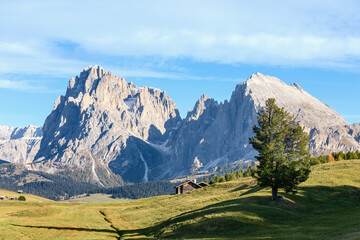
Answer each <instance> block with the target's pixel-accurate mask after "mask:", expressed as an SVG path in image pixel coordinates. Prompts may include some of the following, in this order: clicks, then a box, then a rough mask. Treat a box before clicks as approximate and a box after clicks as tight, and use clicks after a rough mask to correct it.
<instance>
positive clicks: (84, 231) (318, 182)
mask: <svg viewBox="0 0 360 240" xmlns="http://www.w3.org/2000/svg"><path fill="white" fill-rule="evenodd" d="M0 195H1V196H2V195H8V196H18V195H19V194H17V193H12V192H9V191H6V190H0ZM270 195H271V191H270V190H269V189H261V188H259V187H258V186H257V185H256V181H255V180H254V179H253V178H242V179H240V180H238V181H232V182H224V183H218V184H215V185H211V186H209V187H206V188H203V189H199V190H196V191H193V192H191V193H187V194H182V195H167V196H160V197H152V198H145V199H139V200H134V201H126V202H111V203H74V202H69V203H65V202H54V201H50V200H47V199H44V198H40V197H36V196H31V195H28V194H24V196H25V197H26V199H27V201H25V202H20V201H10V200H6V201H0V239H159V238H168V239H234V238H235V239H360V160H347V161H340V162H334V163H328V164H322V165H317V166H315V167H313V169H312V173H311V175H310V178H309V179H308V180H307V181H306V182H304V183H302V184H301V185H300V187H299V192H298V194H297V195H292V194H285V193H283V192H280V195H281V196H283V197H284V199H283V200H282V201H279V202H273V201H270V200H269V198H270Z"/></svg>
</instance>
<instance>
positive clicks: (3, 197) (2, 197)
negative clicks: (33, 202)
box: [0, 196, 8, 200]
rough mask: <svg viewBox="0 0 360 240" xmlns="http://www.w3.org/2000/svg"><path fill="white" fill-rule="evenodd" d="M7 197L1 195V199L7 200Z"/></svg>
mask: <svg viewBox="0 0 360 240" xmlns="http://www.w3.org/2000/svg"><path fill="white" fill-rule="evenodd" d="M7 198H8V197H7V196H0V200H6V199H7Z"/></svg>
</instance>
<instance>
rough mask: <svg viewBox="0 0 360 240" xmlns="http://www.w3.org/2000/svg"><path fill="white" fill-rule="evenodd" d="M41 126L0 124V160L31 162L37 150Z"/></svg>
mask: <svg viewBox="0 0 360 240" xmlns="http://www.w3.org/2000/svg"><path fill="white" fill-rule="evenodd" d="M41 137H42V128H41V127H35V126H27V127H24V128H20V127H17V128H13V127H8V126H0V160H3V161H6V162H11V163H31V162H32V161H33V160H34V157H35V155H36V153H37V151H38V150H39V147H40V141H41Z"/></svg>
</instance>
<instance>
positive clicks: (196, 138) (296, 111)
mask: <svg viewBox="0 0 360 240" xmlns="http://www.w3.org/2000/svg"><path fill="white" fill-rule="evenodd" d="M268 98H275V99H276V103H277V104H278V105H279V106H280V107H284V108H285V110H287V111H288V112H290V113H291V114H292V115H293V116H294V117H295V121H297V122H300V124H301V125H302V126H303V128H304V130H305V131H306V132H308V133H309V137H310V144H309V147H310V149H311V153H312V154H313V155H320V154H330V153H332V152H338V151H344V152H347V151H355V150H358V149H360V144H359V139H360V125H359V124H354V125H349V124H348V123H347V122H346V121H345V120H344V119H343V118H342V117H341V115H339V114H338V113H337V112H335V111H334V110H333V109H332V108H330V107H329V106H328V105H326V104H324V103H323V102H321V101H319V100H318V99H316V98H315V97H313V96H311V95H310V94H309V93H307V92H306V91H305V90H304V89H302V88H301V87H300V86H299V85H298V84H296V83H295V84H292V85H287V84H285V83H284V82H282V81H281V80H279V79H277V78H275V77H271V76H265V75H262V74H260V73H257V74H254V75H252V76H251V77H250V78H249V79H248V80H247V81H246V82H243V83H240V84H238V85H237V86H236V89H235V91H234V92H233V94H232V96H231V99H230V101H229V102H228V101H225V102H224V103H221V104H218V103H217V102H216V101H214V100H213V99H210V98H209V97H204V96H203V97H202V98H201V99H200V100H199V101H198V102H197V103H196V104H195V107H194V110H193V111H191V112H189V113H188V116H187V117H186V119H185V121H184V123H183V124H182V126H181V128H179V129H178V131H176V132H175V133H174V134H173V137H172V138H171V139H170V141H169V144H168V145H169V146H173V147H174V151H173V155H172V156H171V157H170V162H171V164H172V165H173V166H176V167H175V168H174V169H173V170H172V171H169V173H170V174H169V176H171V175H172V174H180V175H181V174H188V173H189V169H190V168H191V166H192V164H194V163H195V162H200V163H201V164H203V166H204V167H203V168H202V170H213V169H215V168H216V167H217V166H219V165H222V164H228V163H233V162H236V161H246V160H254V156H255V155H256V152H255V151H254V149H253V148H252V147H251V146H250V145H249V138H250V137H251V136H253V131H252V126H254V125H255V124H256V123H257V115H256V113H257V112H258V110H259V109H261V108H262V107H264V105H265V101H266V100H267V99H268ZM179 169H181V170H182V171H181V173H179Z"/></svg>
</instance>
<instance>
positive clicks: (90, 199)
mask: <svg viewBox="0 0 360 240" xmlns="http://www.w3.org/2000/svg"><path fill="white" fill-rule="evenodd" d="M111 196H112V195H111V194H103V193H96V194H91V195H90V196H86V197H79V198H73V199H68V200H64V201H61V202H69V203H110V202H128V201H131V199H126V198H112V197H111Z"/></svg>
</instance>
